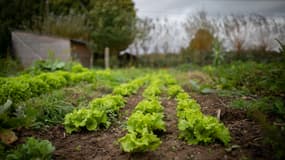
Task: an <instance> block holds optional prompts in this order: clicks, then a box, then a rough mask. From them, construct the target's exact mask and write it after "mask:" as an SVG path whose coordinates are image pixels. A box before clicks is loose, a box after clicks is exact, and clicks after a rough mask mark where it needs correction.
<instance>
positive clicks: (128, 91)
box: [113, 77, 146, 96]
mask: <svg viewBox="0 0 285 160" xmlns="http://www.w3.org/2000/svg"><path fill="white" fill-rule="evenodd" d="M145 81H146V78H145V77H142V78H137V79H135V80H133V81H131V82H129V83H125V84H122V85H120V86H118V87H116V88H115V89H114V90H113V94H115V95H121V96H129V95H132V94H135V93H136V92H137V91H138V89H139V88H140V87H141V86H142V85H144V83H145Z"/></svg>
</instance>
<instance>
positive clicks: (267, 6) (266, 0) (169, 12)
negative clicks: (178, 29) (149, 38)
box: [134, 0, 285, 18]
mask: <svg viewBox="0 0 285 160" xmlns="http://www.w3.org/2000/svg"><path fill="white" fill-rule="evenodd" d="M134 2H135V6H136V8H137V9H138V16H140V17H146V16H147V17H153V18H154V17H168V18H183V17H184V16H185V15H187V14H189V13H190V14H191V13H195V12H197V11H199V10H205V11H207V12H208V14H209V15H219V14H220V15H225V14H231V13H235V14H237V13H238V14H239V13H242V14H249V13H258V14H262V15H266V16H275V15H283V16H285V0H134Z"/></svg>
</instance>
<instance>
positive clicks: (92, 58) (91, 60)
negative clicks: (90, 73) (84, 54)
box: [89, 52, 94, 69]
mask: <svg viewBox="0 0 285 160" xmlns="http://www.w3.org/2000/svg"><path fill="white" fill-rule="evenodd" d="M93 61H94V53H92V52H91V55H90V65H89V68H90V69H91V68H92V67H93V63H94V62H93Z"/></svg>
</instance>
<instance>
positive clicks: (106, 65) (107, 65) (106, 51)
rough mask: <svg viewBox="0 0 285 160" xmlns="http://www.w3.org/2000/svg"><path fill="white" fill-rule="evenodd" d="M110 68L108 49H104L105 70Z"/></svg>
mask: <svg viewBox="0 0 285 160" xmlns="http://www.w3.org/2000/svg"><path fill="white" fill-rule="evenodd" d="M108 68H110V49H109V48H108V47H106V48H105V69H108Z"/></svg>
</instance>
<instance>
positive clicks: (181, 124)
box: [176, 93, 231, 145]
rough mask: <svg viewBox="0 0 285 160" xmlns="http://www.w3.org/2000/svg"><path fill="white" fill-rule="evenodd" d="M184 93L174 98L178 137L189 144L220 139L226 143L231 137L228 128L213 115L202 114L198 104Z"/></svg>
mask: <svg viewBox="0 0 285 160" xmlns="http://www.w3.org/2000/svg"><path fill="white" fill-rule="evenodd" d="M186 94H187V93H179V94H178V95H177V98H176V100H177V117H178V129H179V131H180V134H179V137H180V138H181V139H185V140H186V141H187V142H188V143H189V144H198V143H204V144H208V143H212V142H214V141H215V140H220V141H221V142H223V143H224V144H225V145H227V144H228V143H229V141H230V139H231V137H230V132H229V130H228V129H227V128H226V127H225V126H224V125H223V124H222V123H221V122H219V121H218V120H217V119H216V118H215V117H211V116H206V115H203V113H202V112H201V110H200V105H199V104H198V103H197V102H196V101H195V100H193V99H191V98H190V99H189V98H188V97H187V96H186Z"/></svg>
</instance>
